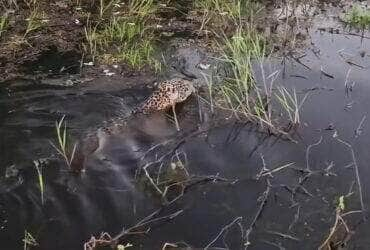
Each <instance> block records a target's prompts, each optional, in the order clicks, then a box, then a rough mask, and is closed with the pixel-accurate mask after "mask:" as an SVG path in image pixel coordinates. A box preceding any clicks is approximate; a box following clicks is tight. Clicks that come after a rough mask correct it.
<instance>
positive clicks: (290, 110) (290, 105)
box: [275, 86, 308, 125]
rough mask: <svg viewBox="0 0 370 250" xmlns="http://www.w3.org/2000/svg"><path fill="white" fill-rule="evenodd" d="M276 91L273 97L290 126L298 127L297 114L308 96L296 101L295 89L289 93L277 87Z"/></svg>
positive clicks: (298, 116) (281, 87) (298, 117)
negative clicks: (282, 110) (285, 115)
mask: <svg viewBox="0 0 370 250" xmlns="http://www.w3.org/2000/svg"><path fill="white" fill-rule="evenodd" d="M277 89H278V93H275V96H276V98H277V100H278V101H279V103H280V104H281V106H282V108H283V109H284V110H285V112H286V114H287V115H288V118H289V121H290V123H291V124H292V125H298V124H299V123H300V122H301V119H300V115H299V112H300V109H301V108H302V106H303V104H304V102H305V101H306V99H307V97H308V94H306V95H305V96H304V97H303V98H302V99H301V100H298V97H297V92H296V90H295V89H293V93H290V92H289V91H288V90H287V89H286V88H285V87H283V86H279V87H278V88H277Z"/></svg>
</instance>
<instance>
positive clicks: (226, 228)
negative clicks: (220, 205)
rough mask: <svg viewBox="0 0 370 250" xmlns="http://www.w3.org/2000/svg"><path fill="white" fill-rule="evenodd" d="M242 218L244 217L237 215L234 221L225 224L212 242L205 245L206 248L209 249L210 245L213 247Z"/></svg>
mask: <svg viewBox="0 0 370 250" xmlns="http://www.w3.org/2000/svg"><path fill="white" fill-rule="evenodd" d="M242 219H243V218H242V217H237V218H235V219H234V220H233V221H232V222H230V223H229V224H227V225H226V226H224V227H223V228H222V229H221V231H220V232H219V233H218V234H217V236H216V237H215V238H214V239H213V240H212V241H211V242H210V243H208V244H207V246H205V247H204V249H205V250H207V249H208V248H209V247H211V246H212V245H213V244H214V243H215V242H216V241H217V240H218V239H219V238H220V237H221V236H222V235H223V234H224V233H226V232H227V231H228V230H229V229H230V228H231V227H232V226H233V225H235V224H236V223H238V222H240V221H241V220H242Z"/></svg>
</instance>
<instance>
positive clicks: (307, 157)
mask: <svg viewBox="0 0 370 250" xmlns="http://www.w3.org/2000/svg"><path fill="white" fill-rule="evenodd" d="M321 142H322V136H321V137H320V139H319V140H318V141H317V142H315V143H313V144H310V145H308V147H307V150H306V170H307V171H308V172H312V170H311V168H310V164H309V154H310V150H311V148H312V147H315V146H318V145H320V143H321Z"/></svg>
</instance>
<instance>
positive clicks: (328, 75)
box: [320, 66, 334, 79]
mask: <svg viewBox="0 0 370 250" xmlns="http://www.w3.org/2000/svg"><path fill="white" fill-rule="evenodd" d="M320 71H321V74H323V75H324V76H326V77H328V78H332V79H334V76H333V75H330V74H328V73H326V72H325V71H324V68H323V67H322V66H321V69H320Z"/></svg>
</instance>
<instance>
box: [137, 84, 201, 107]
mask: <svg viewBox="0 0 370 250" xmlns="http://www.w3.org/2000/svg"><path fill="white" fill-rule="evenodd" d="M193 92H195V88H194V86H193V84H192V82H191V81H188V80H185V79H180V78H174V79H171V80H168V81H163V82H161V83H160V84H159V85H158V89H157V90H156V91H154V92H153V93H152V95H151V96H150V97H149V98H148V99H147V100H146V101H145V102H144V104H143V105H142V106H141V107H140V108H139V111H140V112H142V113H144V114H148V113H151V112H154V111H161V110H166V109H168V108H170V107H171V106H174V105H176V104H177V103H180V102H183V101H185V100H186V99H187V98H188V97H189V96H190V95H191V94H192V93H193Z"/></svg>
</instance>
